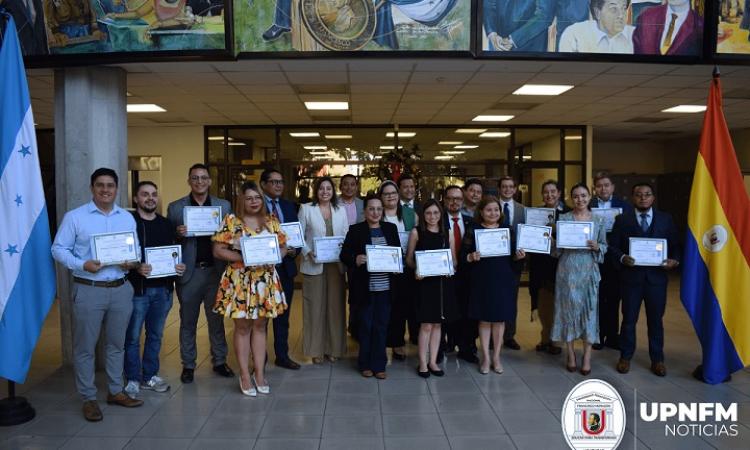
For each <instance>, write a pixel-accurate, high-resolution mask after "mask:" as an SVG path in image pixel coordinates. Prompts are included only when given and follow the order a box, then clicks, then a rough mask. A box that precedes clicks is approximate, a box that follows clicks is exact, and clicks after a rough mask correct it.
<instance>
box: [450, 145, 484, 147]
mask: <svg viewBox="0 0 750 450" xmlns="http://www.w3.org/2000/svg"><path fill="white" fill-rule="evenodd" d="M477 147H479V146H478V145H457V146H455V147H453V148H477Z"/></svg>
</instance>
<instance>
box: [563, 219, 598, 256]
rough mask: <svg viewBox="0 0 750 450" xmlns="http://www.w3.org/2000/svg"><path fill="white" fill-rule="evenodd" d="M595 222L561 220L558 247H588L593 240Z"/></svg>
mask: <svg viewBox="0 0 750 450" xmlns="http://www.w3.org/2000/svg"><path fill="white" fill-rule="evenodd" d="M593 237H594V222H578V221H575V220H570V221H567V220H560V221H558V222H557V248H573V249H576V248H577V249H587V248H589V246H588V244H586V241H590V240H593Z"/></svg>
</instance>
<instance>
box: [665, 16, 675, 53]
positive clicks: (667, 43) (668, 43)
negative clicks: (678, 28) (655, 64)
mask: <svg viewBox="0 0 750 450" xmlns="http://www.w3.org/2000/svg"><path fill="white" fill-rule="evenodd" d="M675 22H677V14H675V13H672V20H671V21H670V22H669V28H667V35H666V36H665V37H664V42H663V43H662V44H661V54H662V55H666V54H667V52H668V51H669V47H670V46H672V34H674V25H675Z"/></svg>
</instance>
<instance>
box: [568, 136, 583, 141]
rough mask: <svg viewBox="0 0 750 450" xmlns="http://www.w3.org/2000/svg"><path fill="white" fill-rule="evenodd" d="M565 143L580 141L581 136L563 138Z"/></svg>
mask: <svg viewBox="0 0 750 450" xmlns="http://www.w3.org/2000/svg"><path fill="white" fill-rule="evenodd" d="M565 140H566V141H581V140H583V136H565Z"/></svg>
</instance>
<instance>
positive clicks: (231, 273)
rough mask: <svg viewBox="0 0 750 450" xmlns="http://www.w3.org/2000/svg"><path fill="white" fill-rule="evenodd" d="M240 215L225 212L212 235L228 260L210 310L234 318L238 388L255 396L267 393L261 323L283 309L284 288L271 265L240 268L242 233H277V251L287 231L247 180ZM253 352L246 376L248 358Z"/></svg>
mask: <svg viewBox="0 0 750 450" xmlns="http://www.w3.org/2000/svg"><path fill="white" fill-rule="evenodd" d="M241 192H242V194H241V201H242V208H241V209H240V211H241V213H240V214H241V215H239V216H235V215H234V214H229V215H227V216H226V217H225V218H224V222H223V224H222V226H221V228H220V229H219V231H217V232H216V234H214V236H213V238H212V240H213V242H214V247H213V253H214V257H215V258H218V259H222V260H224V261H227V262H228V264H227V268H226V270H225V271H224V274H223V275H222V277H221V281H220V283H219V291H218V292H217V294H216V304H215V305H214V311H215V312H216V313H218V314H221V315H223V316H224V317H229V318H232V319H234V349H235V354H236V356H237V363H238V364H239V366H240V390H241V391H242V393H243V394H245V395H248V396H251V397H254V396H256V395H257V393H258V392H260V393H262V394H268V393H270V387H269V386H268V383H267V382H266V379H265V374H264V370H263V369H264V364H265V360H266V322H267V320H268V319H273V318H275V317H276V316H278V315H280V314H284V311H285V310H286V309H287V304H286V299H285V298H284V290H283V289H282V287H281V281H280V280H279V276H278V274H277V273H276V268H275V267H274V265H265V266H247V267H246V266H245V265H244V263H243V260H242V253H241V251H240V239H241V238H242V237H243V236H255V235H258V234H269V233H273V234H276V235H277V236H278V240H279V247H280V254H282V255H283V254H284V253H285V252H286V235H285V234H284V232H283V231H281V226H280V224H279V221H278V220H277V219H276V218H275V217H274V216H273V215H269V214H268V212H267V211H266V206H265V203H264V202H263V193H262V191H261V190H260V188H259V187H258V186H257V185H256V184H255V183H254V182H252V181H248V182H246V183H245V184H243V185H242V188H241ZM251 350H252V354H253V366H254V369H255V370H254V374H253V376H252V378H251V376H250V369H249V367H248V360H249V357H250V352H251Z"/></svg>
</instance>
